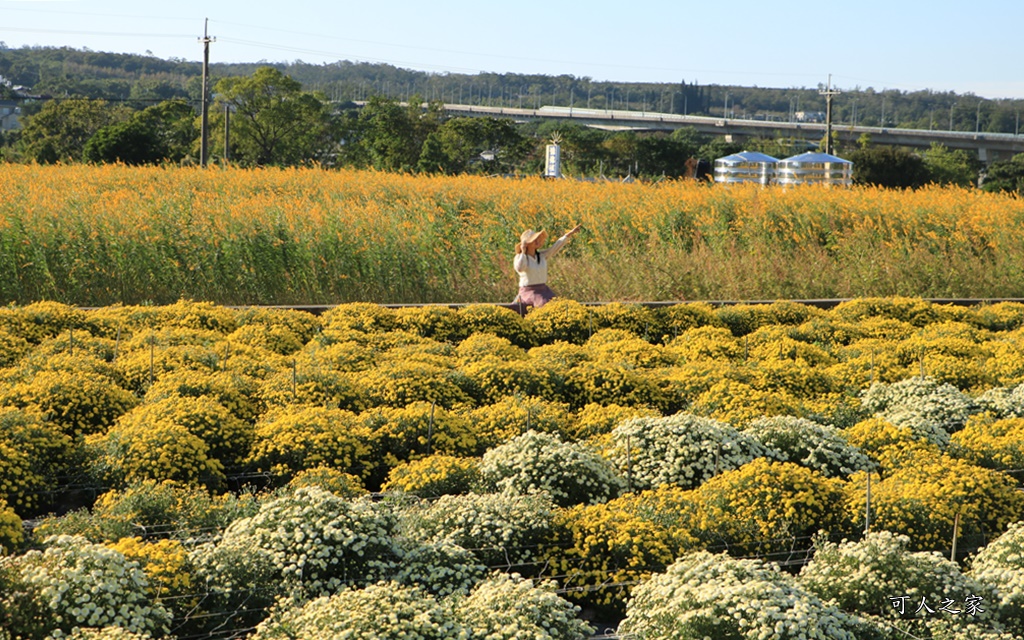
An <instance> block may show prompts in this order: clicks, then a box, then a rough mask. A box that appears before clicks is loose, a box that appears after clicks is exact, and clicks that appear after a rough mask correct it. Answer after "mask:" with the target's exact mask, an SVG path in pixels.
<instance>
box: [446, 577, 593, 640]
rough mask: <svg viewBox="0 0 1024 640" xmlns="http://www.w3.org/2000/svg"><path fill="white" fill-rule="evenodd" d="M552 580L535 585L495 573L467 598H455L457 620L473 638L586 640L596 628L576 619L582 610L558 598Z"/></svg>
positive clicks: (484, 639) (493, 639)
mask: <svg viewBox="0 0 1024 640" xmlns="http://www.w3.org/2000/svg"><path fill="white" fill-rule="evenodd" d="M555 589H556V585H555V583H554V582H553V581H544V582H538V583H534V581H532V580H524V579H522V578H521V577H520V576H518V575H517V574H512V575H508V574H503V573H495V574H492V575H491V576H490V577H488V578H487V579H486V580H484V581H482V582H481V583H479V584H478V585H477V586H476V587H475V588H474V589H473V591H472V593H470V594H469V596H468V597H464V598H455V599H454V601H453V609H454V615H455V618H456V619H457V620H458V621H459V622H460V623H461V624H462V625H463V626H464V627H465V628H466V630H467V631H468V632H469V633H470V634H471V637H472V638H474V639H477V638H479V639H481V640H521V639H522V638H529V639H530V640H584V638H589V637H590V634H591V633H593V631H594V630H593V629H592V628H591V627H590V625H588V624H587V623H585V622H583V621H582V620H580V619H579V618H577V617H576V614H577V613H578V612H579V607H577V606H575V605H573V604H572V603H571V602H569V601H568V600H566V599H564V598H562V597H561V596H559V595H558V594H557V593H556V591H555Z"/></svg>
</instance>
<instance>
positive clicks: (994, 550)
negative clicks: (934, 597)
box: [970, 522, 1024, 633]
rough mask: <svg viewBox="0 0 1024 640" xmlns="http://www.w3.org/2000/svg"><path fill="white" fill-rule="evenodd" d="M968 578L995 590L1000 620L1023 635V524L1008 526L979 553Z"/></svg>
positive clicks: (972, 562) (1017, 523)
mask: <svg viewBox="0 0 1024 640" xmlns="http://www.w3.org/2000/svg"><path fill="white" fill-rule="evenodd" d="M970 575H971V576H972V577H974V578H975V579H976V580H978V581H979V582H982V583H984V584H986V585H989V586H991V587H993V588H994V589H995V590H996V593H997V597H998V599H999V606H1000V608H1001V610H1002V611H1001V616H1000V617H1001V618H1002V619H1003V620H1005V621H1007V622H1008V624H1009V626H1011V627H1012V628H1013V629H1014V630H1015V631H1016V632H1018V633H1024V522H1016V523H1014V524H1011V525H1010V526H1009V528H1007V530H1006V531H1004V532H1003V534H1002V535H1000V536H999V537H998V538H996V539H995V540H993V541H992V542H990V543H989V544H988V545H986V546H985V547H983V548H982V549H981V550H980V551H978V554H977V555H976V556H974V558H973V559H972V560H971V572H970Z"/></svg>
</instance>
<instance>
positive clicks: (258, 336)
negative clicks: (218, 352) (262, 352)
mask: <svg viewBox="0 0 1024 640" xmlns="http://www.w3.org/2000/svg"><path fill="white" fill-rule="evenodd" d="M227 341H228V342H229V343H234V344H244V345H247V346H251V347H261V348H263V349H266V350H268V351H272V352H274V353H276V354H279V355H282V356H287V355H291V354H293V353H295V352H296V351H298V350H299V349H301V348H302V347H303V342H302V338H300V337H299V335H298V334H296V333H295V332H294V331H292V330H291V329H289V328H288V327H285V326H281V325H268V324H263V323H255V324H246V325H243V326H241V327H238V328H237V329H235V331H234V332H232V333H230V334H228V336H227Z"/></svg>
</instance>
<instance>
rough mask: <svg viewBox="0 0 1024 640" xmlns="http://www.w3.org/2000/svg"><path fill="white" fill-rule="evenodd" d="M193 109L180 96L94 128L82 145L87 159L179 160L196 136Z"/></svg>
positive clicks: (110, 160)
mask: <svg viewBox="0 0 1024 640" xmlns="http://www.w3.org/2000/svg"><path fill="white" fill-rule="evenodd" d="M196 134H197V132H196V127H195V112H194V111H193V110H192V107H190V106H189V105H188V104H187V103H186V102H184V101H183V100H170V101H167V102H162V103H160V104H157V105H153V106H152V107H148V108H146V109H144V110H142V111H140V112H137V113H135V114H134V115H133V116H132V118H131V119H130V120H128V121H126V122H118V123H115V124H112V125H109V126H106V127H103V128H102V129H100V130H99V131H97V132H96V133H95V134H94V135H93V136H92V137H91V138H89V140H88V142H86V143H85V147H84V149H83V157H84V159H85V160H88V161H90V162H118V161H119V162H124V163H125V164H155V163H159V162H162V161H165V160H167V161H171V162H180V161H181V160H183V159H184V158H185V157H186V156H188V154H189V151H190V149H191V147H192V145H193V144H194V141H195V139H196Z"/></svg>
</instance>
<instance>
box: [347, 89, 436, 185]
mask: <svg viewBox="0 0 1024 640" xmlns="http://www.w3.org/2000/svg"><path fill="white" fill-rule="evenodd" d="M422 105H423V99H422V98H421V97H420V96H418V95H417V96H413V97H412V98H410V99H409V103H408V104H407V105H403V104H401V103H400V102H398V100H395V99H392V98H385V97H384V96H379V95H378V96H372V97H371V98H370V99H369V100H368V101H367V103H366V105H365V106H363V108H362V109H361V110H360V111H359V116H358V118H357V119H356V120H355V121H354V122H350V125H349V127H348V128H347V129H346V131H345V145H346V152H345V158H346V160H348V161H349V162H353V163H355V164H361V163H366V164H368V165H370V166H373V167H374V168H376V169H381V170H384V171H411V170H413V169H415V168H416V167H417V166H419V159H420V154H421V153H422V152H423V148H424V143H425V142H426V141H427V138H428V137H429V136H430V134H431V133H433V132H434V131H436V130H437V129H438V128H439V127H440V126H441V119H442V115H443V112H442V107H441V103H440V102H431V103H429V104H428V105H427V106H426V108H424V107H423V106H422ZM438 142H441V143H442V144H441V145H440V148H439V147H438V146H437V145H436V144H435V143H431V151H432V154H434V153H437V152H438V151H439V149H440V153H441V154H442V155H443V154H444V151H443V147H444V143H443V141H440V140H439V141H438ZM440 157H441V156H436V157H435V159H437V158H440ZM431 170H433V169H431Z"/></svg>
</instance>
